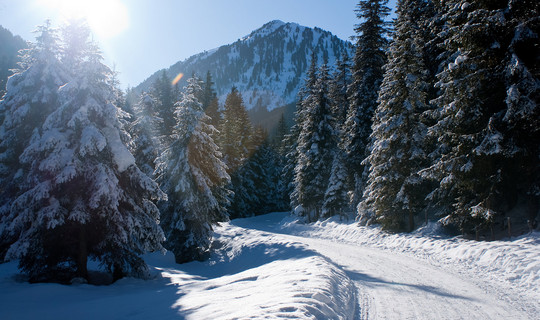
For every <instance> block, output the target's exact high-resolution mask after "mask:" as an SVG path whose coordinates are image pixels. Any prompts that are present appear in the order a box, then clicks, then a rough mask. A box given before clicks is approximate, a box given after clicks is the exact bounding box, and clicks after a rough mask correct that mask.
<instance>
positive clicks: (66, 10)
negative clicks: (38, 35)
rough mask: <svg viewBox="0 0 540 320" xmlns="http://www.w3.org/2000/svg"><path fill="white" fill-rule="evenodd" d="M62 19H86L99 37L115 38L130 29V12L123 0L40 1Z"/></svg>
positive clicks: (39, 0)
mask: <svg viewBox="0 0 540 320" xmlns="http://www.w3.org/2000/svg"><path fill="white" fill-rule="evenodd" d="M38 2H39V3H40V4H41V5H43V6H45V7H48V8H49V9H52V10H54V11H56V12H57V14H58V15H59V17H60V19H62V20H66V19H72V18H84V19H86V21H87V22H88V25H89V26H90V28H91V29H92V31H93V32H94V34H95V35H96V36H98V37H101V38H105V39H109V38H113V37H115V36H117V35H119V34H121V33H122V32H124V31H125V30H127V28H128V27H129V17H128V10H127V8H126V6H125V5H124V4H123V3H122V1H121V0H38Z"/></svg>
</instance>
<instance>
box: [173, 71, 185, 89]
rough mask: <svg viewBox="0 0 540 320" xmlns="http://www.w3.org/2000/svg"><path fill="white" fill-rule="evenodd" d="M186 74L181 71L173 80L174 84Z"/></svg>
mask: <svg viewBox="0 0 540 320" xmlns="http://www.w3.org/2000/svg"><path fill="white" fill-rule="evenodd" d="M183 76H184V74H183V73H182V72H180V73H179V74H178V75H177V76H176V77H175V78H174V79H173V81H172V85H173V86H175V85H176V84H177V83H178V81H180V79H182V77H183Z"/></svg>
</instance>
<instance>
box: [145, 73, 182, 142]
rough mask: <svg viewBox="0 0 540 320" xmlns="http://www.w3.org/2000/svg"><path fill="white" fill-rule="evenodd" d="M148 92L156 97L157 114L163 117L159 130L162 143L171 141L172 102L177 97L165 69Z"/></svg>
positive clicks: (173, 122) (173, 119) (172, 124)
mask: <svg viewBox="0 0 540 320" xmlns="http://www.w3.org/2000/svg"><path fill="white" fill-rule="evenodd" d="M150 93H151V94H152V95H153V96H154V97H155V98H156V99H157V102H158V104H157V110H158V115H159V117H160V118H161V119H163V126H162V128H161V132H160V134H161V136H162V140H163V143H164V144H168V143H171V141H170V136H171V135H172V133H173V128H174V126H175V118H174V104H175V103H176V101H177V97H176V96H175V93H174V90H173V85H172V82H171V79H170V78H169V76H168V75H167V72H166V71H165V70H163V72H162V73H161V75H160V76H159V77H158V78H157V79H156V80H155V82H154V84H153V86H152V89H151V90H150Z"/></svg>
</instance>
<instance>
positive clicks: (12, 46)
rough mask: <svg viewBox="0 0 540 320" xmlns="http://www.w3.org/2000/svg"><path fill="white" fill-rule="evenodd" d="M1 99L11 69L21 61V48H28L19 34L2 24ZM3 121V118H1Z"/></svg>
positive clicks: (0, 52)
mask: <svg viewBox="0 0 540 320" xmlns="http://www.w3.org/2000/svg"><path fill="white" fill-rule="evenodd" d="M0 43H1V44H2V46H1V47H0V99H2V96H3V95H4V94H5V89H6V82H7V79H8V77H9V76H11V75H12V72H11V70H12V69H16V68H17V63H18V62H20V56H19V50H22V49H26V48H27V47H28V45H27V43H26V42H25V41H24V40H23V39H22V38H21V37H19V36H13V34H12V33H11V32H10V31H9V30H7V29H4V28H2V26H0ZM0 123H1V119H0Z"/></svg>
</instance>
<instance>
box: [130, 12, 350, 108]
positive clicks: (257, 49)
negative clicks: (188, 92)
mask: <svg viewBox="0 0 540 320" xmlns="http://www.w3.org/2000/svg"><path fill="white" fill-rule="evenodd" d="M313 51H314V52H315V53H316V55H317V57H318V63H319V64H322V62H323V61H324V59H327V60H328V63H329V65H334V64H335V62H336V60H337V59H339V58H341V56H342V55H343V53H345V52H346V53H347V54H348V55H349V57H352V55H353V47H352V44H351V43H350V42H348V41H344V40H341V39H339V38H338V37H336V36H334V35H332V34H331V33H330V32H328V31H324V30H322V29H319V28H313V29H312V28H308V27H304V26H300V25H298V24H296V23H285V22H282V21H279V20H275V21H271V22H269V23H267V24H265V25H264V26H262V27H261V28H259V29H257V30H255V31H253V32H252V33H250V34H249V35H247V36H245V37H243V38H241V39H239V40H238V41H236V42H234V43H232V44H228V45H224V46H221V47H219V48H217V49H214V50H210V51H206V52H203V53H200V54H197V55H194V56H192V57H190V58H188V59H186V60H184V61H181V62H177V63H176V64H174V65H172V66H171V67H170V68H168V69H166V71H167V73H168V76H169V77H170V78H171V79H173V78H174V77H176V75H178V74H179V73H183V74H184V75H187V76H191V74H192V73H194V72H195V73H196V74H198V75H199V76H200V77H203V78H204V77H205V76H206V73H207V71H210V72H211V74H212V76H213V80H214V82H215V87H216V88H215V89H216V90H217V93H218V96H219V97H220V101H221V102H224V101H225V97H226V95H227V94H228V93H229V92H230V90H231V88H232V87H233V86H235V87H237V88H238V90H239V91H240V92H241V93H242V94H243V97H244V102H245V104H246V108H247V109H248V110H249V109H252V108H266V109H268V110H272V109H274V108H277V107H282V106H284V105H287V104H290V103H293V102H294V101H295V100H296V96H297V93H298V90H299V89H300V87H301V86H302V85H303V81H304V79H305V77H306V71H307V68H308V67H309V64H310V59H311V54H312V52H313ZM161 72H162V70H160V71H158V72H156V73H155V74H153V75H152V76H150V77H149V78H148V79H147V80H145V81H144V82H143V83H141V84H140V85H139V86H138V87H137V88H136V89H137V90H139V91H142V90H148V88H149V87H150V86H151V85H152V84H153V83H154V81H155V79H156V78H157V77H158V76H159V75H160V74H161ZM185 78H187V77H184V79H182V81H185ZM182 81H181V82H180V84H179V85H180V88H182V87H183V86H184V82H182Z"/></svg>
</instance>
